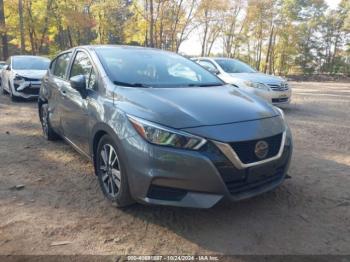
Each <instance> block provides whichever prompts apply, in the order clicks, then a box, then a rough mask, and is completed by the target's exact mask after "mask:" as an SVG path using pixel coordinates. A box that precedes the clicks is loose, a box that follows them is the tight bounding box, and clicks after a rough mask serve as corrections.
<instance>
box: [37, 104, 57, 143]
mask: <svg viewBox="0 0 350 262" xmlns="http://www.w3.org/2000/svg"><path fill="white" fill-rule="evenodd" d="M40 122H41V127H42V130H43V135H44V137H45V138H46V139H47V140H49V141H54V140H57V139H59V135H58V134H57V133H56V132H55V131H54V130H53V129H52V127H51V125H50V121H49V106H48V104H43V105H42V106H41V107H40Z"/></svg>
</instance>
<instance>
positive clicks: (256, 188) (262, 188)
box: [122, 129, 292, 208]
mask: <svg viewBox="0 0 350 262" xmlns="http://www.w3.org/2000/svg"><path fill="white" fill-rule="evenodd" d="M122 147H123V151H124V154H123V155H124V156H125V158H126V159H125V161H126V162H127V165H126V169H127V173H128V181H129V186H130V191H131V194H132V196H133V197H134V199H135V200H137V201H138V202H142V203H147V204H157V205H169V206H181V207H195V208H210V207H212V206H213V205H215V204H216V203H218V202H219V201H220V200H221V199H223V198H226V199H229V200H231V201H238V200H242V199H246V198H250V197H253V196H256V195H259V194H261V193H264V192H267V191H269V190H272V189H274V188H276V187H277V186H279V185H280V184H281V183H282V182H283V181H284V179H285V177H286V174H287V171H288V168H289V163H290V159H291V155H292V138H291V134H290V131H289V129H287V131H286V139H285V143H284V145H283V148H282V152H281V156H280V157H279V158H278V159H274V160H272V161H269V162H267V163H262V164H259V165H256V166H250V167H247V168H242V167H240V168H238V167H236V166H235V165H234V164H233V163H232V161H230V160H229V159H228V158H227V157H226V156H225V154H224V153H223V152H222V151H220V149H219V148H218V147H217V146H216V145H215V143H213V142H210V141H209V142H208V143H207V144H206V145H205V146H204V147H203V148H201V150H199V151H189V150H179V149H173V148H169V147H161V146H155V145H151V144H149V143H147V142H145V141H144V140H143V139H142V138H141V137H140V136H137V135H135V136H132V137H129V138H126V139H124V140H122Z"/></svg>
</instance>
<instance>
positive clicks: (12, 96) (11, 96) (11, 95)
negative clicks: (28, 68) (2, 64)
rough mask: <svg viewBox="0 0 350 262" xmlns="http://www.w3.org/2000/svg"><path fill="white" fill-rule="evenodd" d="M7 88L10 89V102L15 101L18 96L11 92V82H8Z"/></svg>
mask: <svg viewBox="0 0 350 262" xmlns="http://www.w3.org/2000/svg"><path fill="white" fill-rule="evenodd" d="M9 90H10V98H11V101H12V102H17V101H18V100H19V98H18V97H17V96H15V95H14V94H13V93H12V88H11V84H10V82H9Z"/></svg>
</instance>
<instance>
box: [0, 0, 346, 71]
mask: <svg viewBox="0 0 350 262" xmlns="http://www.w3.org/2000/svg"><path fill="white" fill-rule="evenodd" d="M20 2H21V3H22V6H21V7H20V5H19V4H20ZM4 5H5V20H6V27H4V28H1V31H0V34H7V36H8V39H9V44H8V46H9V51H10V54H19V53H27V54H40V55H46V56H49V57H52V56H54V55H55V54H56V53H57V52H59V51H61V50H65V49H68V48H71V47H74V46H77V45H85V44H132V45H144V46H153V47H157V48H162V49H168V50H172V51H175V52H178V51H179V48H180V47H181V45H182V43H183V42H184V41H185V40H187V39H188V38H196V37H199V39H200V43H201V48H202V50H201V53H202V55H212V54H213V53H214V50H215V48H214V46H217V45H222V50H223V54H222V55H224V56H228V57H237V58H239V59H242V60H244V61H246V62H248V63H250V64H251V65H252V66H255V67H256V68H257V69H259V70H261V71H264V72H268V73H273V74H288V73H304V74H310V73H314V72H322V73H324V72H326V73H331V74H336V73H345V74H350V72H349V71H350V69H349V68H350V65H349V63H350V1H349V0H342V1H341V3H340V5H339V7H338V8H337V9H336V10H330V9H329V8H328V7H327V5H326V4H325V2H324V0H235V1H232V0H142V1H141V0H6V1H4ZM20 17H23V26H22V24H21V20H20ZM216 50H217V49H216Z"/></svg>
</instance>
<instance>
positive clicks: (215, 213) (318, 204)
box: [0, 82, 350, 255]
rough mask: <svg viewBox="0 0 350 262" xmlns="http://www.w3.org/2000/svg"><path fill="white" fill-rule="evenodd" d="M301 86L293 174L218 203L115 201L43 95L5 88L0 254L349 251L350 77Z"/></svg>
mask: <svg viewBox="0 0 350 262" xmlns="http://www.w3.org/2000/svg"><path fill="white" fill-rule="evenodd" d="M292 86H293V88H294V97H293V103H292V104H291V105H289V106H288V107H286V108H285V113H286V117H287V119H288V122H289V124H290V126H291V128H292V131H293V136H294V142H295V150H294V156H293V160H292V165H291V169H290V172H289V174H290V175H291V176H292V179H290V180H288V181H286V182H285V183H284V184H283V185H282V186H281V187H279V188H278V189H276V190H275V191H273V192H269V193H266V194H264V195H261V196H258V197H255V198H253V199H250V200H246V201H242V202H238V203H228V202H223V203H220V204H219V205H217V206H215V207H214V208H212V209H209V210H196V209H180V208H170V207H155V206H142V205H134V206H132V207H130V208H127V209H124V210H118V209H116V208H114V207H112V206H111V205H110V203H109V202H108V201H106V200H105V199H104V198H103V196H102V193H101V192H100V189H99V187H98V183H97V179H96V178H95V176H94V175H93V168H92V165H91V164H90V163H89V162H88V161H86V160H85V159H84V158H83V157H82V156H80V155H79V154H78V153H76V152H75V151H74V150H73V149H72V148H71V147H70V146H68V145H66V144H65V143H64V142H62V141H58V142H47V141H45V140H44V138H43V137H42V134H41V129H40V124H39V121H38V117H37V109H36V104H35V103H33V102H18V103H11V102H10V100H9V97H7V96H1V97H0V218H1V219H0V254H36V255H39V254H119V255H122V254H130V253H132V254H139V255H140V254H349V253H350V244H349V243H350V190H349V188H350V154H349V152H350V138H349V134H350V115H349V109H350V84H341V83H310V82H309V83H292ZM16 185H17V186H18V185H23V186H24V188H17V189H16V188H15V186H16ZM60 241H66V242H63V243H62V242H60ZM57 242H58V243H57ZM55 244H58V245H55ZM62 244H65V245H62Z"/></svg>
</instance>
